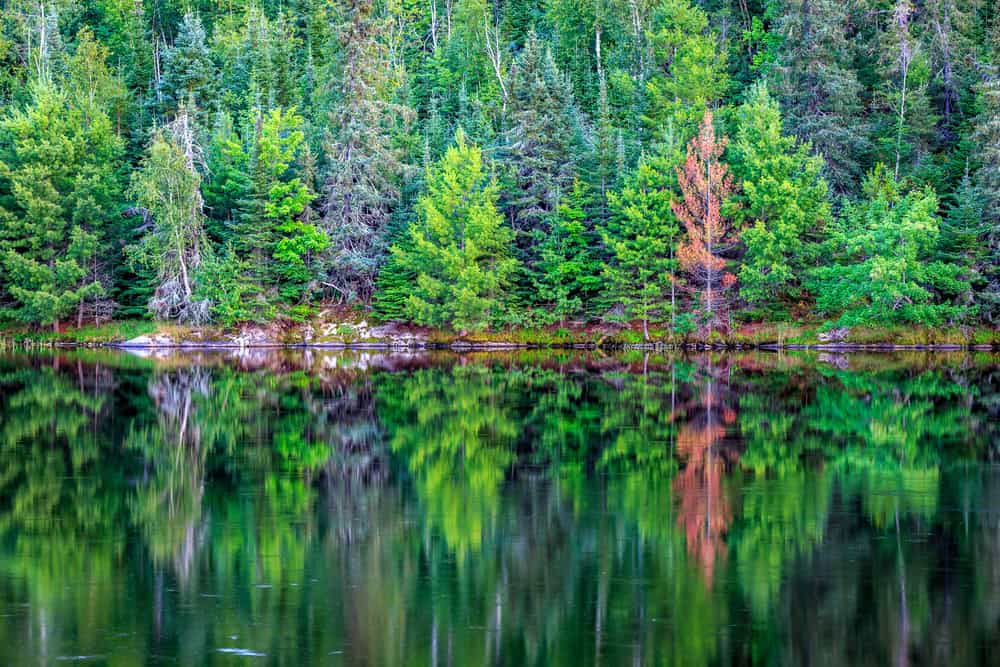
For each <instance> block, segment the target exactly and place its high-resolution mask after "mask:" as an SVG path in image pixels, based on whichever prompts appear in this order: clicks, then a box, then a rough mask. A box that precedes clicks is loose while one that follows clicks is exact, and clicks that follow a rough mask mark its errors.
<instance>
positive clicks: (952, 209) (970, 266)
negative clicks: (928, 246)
mask: <svg viewBox="0 0 1000 667" xmlns="http://www.w3.org/2000/svg"><path fill="white" fill-rule="evenodd" d="M952 200H953V201H952V202H951V205H950V206H949V208H948V214H947V216H946V217H945V218H944V220H942V221H941V225H940V235H939V236H938V248H937V253H936V256H935V258H936V259H938V260H940V261H942V262H946V263H948V264H950V265H953V266H956V267H959V268H960V269H961V279H962V280H963V281H967V282H968V283H969V285H970V287H971V288H972V289H971V290H970V291H969V292H967V293H965V294H960V295H958V296H959V302H960V303H963V304H968V305H971V304H976V303H977V301H978V299H977V295H976V292H979V291H980V290H981V289H982V288H983V287H984V280H983V274H984V272H988V271H989V267H988V266H987V262H988V261H989V245H988V244H987V238H988V233H989V223H988V222H987V221H986V220H985V219H984V218H983V196H982V193H981V192H980V191H979V188H977V187H976V185H975V183H973V181H972V178H971V177H970V176H969V175H968V174H966V175H965V178H963V179H962V183H961V184H960V185H959V187H958V190H957V191H956V192H955V194H954V195H953V197H952Z"/></svg>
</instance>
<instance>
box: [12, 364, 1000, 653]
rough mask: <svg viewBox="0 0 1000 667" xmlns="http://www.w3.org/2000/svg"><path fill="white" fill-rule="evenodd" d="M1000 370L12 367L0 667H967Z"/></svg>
mask: <svg viewBox="0 0 1000 667" xmlns="http://www.w3.org/2000/svg"><path fill="white" fill-rule="evenodd" d="M998 458H1000V355H996V354H989V353H966V352H961V353H926V354H916V353H913V354H883V355H865V354H849V355H831V354H817V353H808V352H802V353H794V354H777V353H745V354H711V355H709V354H701V355H678V356H667V355H650V354H643V353H633V354H620V355H616V354H603V353H599V352H580V351H577V352H570V351H544V352H542V351H537V352H516V353H513V352H512V353H489V354H487V353H471V354H467V355H458V354H451V353H414V354H389V353H377V352H369V353H360V352H355V353H351V352H323V351H301V350H300V351H251V352H246V353H243V354H239V353H236V352H186V353H180V352H177V353H163V354H161V355H152V356H148V357H141V356H136V355H131V354H127V353H124V352H112V351H79V352H65V353H53V354H39V355H30V356H29V355H17V354H7V355H5V356H0V615H2V622H0V664H3V665H48V664H64V662H78V663H80V664H88V665H91V664H92V665H242V664H259V665H300V664H302V665H341V664H344V665H420V666H436V665H459V666H465V665H483V664H491V665H492V664H502V665H570V666H572V667H580V666H582V665H622V664H628V665H672V664H677V665H732V664H739V665H749V664H762V665H779V664H780V665H847V664H850V665H887V664H890V663H891V664H894V665H907V664H911V665H927V664H947V665H974V664H987V663H993V662H994V661H995V660H996V659H997V658H996V656H997V655H1000V466H998V465H997V464H996V463H995V462H996V461H997V460H998Z"/></svg>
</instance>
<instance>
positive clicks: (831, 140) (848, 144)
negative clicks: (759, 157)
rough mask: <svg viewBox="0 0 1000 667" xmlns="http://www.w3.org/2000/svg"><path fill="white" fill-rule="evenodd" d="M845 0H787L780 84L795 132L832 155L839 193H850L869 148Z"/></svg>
mask: <svg viewBox="0 0 1000 667" xmlns="http://www.w3.org/2000/svg"><path fill="white" fill-rule="evenodd" d="M846 24H847V13H846V3H844V2H842V1H841V0H786V4H785V9H784V13H783V18H782V20H781V22H780V24H779V27H778V33H779V34H780V35H781V36H782V39H783V48H782V49H781V52H780V54H779V57H778V62H777V63H776V65H775V67H774V69H773V72H774V74H773V76H774V78H775V86H774V89H775V90H776V91H777V93H778V97H779V99H780V100H781V104H782V108H783V109H784V111H785V114H786V116H785V123H786V125H787V126H788V128H789V130H791V132H792V134H794V135H795V136H796V137H798V138H799V139H800V140H802V141H804V142H807V143H810V144H811V145H812V147H813V149H814V150H815V151H817V152H818V153H819V154H820V155H822V156H823V157H824V158H825V159H826V174H825V176H826V178H827V181H828V182H829V184H830V187H831V188H832V190H833V192H834V193H836V194H845V193H850V192H852V191H853V189H854V188H855V184H856V183H857V181H858V179H859V178H860V176H861V173H862V170H863V159H864V156H865V154H866V153H867V151H868V143H867V128H866V123H865V120H864V117H863V116H862V106H861V99H862V88H861V85H860V84H859V83H858V79H857V75H856V73H855V72H854V70H853V69H852V68H851V54H850V49H849V45H848V41H847V36H846Z"/></svg>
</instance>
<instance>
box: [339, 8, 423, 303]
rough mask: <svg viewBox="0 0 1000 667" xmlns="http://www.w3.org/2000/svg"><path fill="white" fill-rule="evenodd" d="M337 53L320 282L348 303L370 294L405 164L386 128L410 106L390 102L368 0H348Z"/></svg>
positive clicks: (379, 27)
mask: <svg viewBox="0 0 1000 667" xmlns="http://www.w3.org/2000/svg"><path fill="white" fill-rule="evenodd" d="M345 1H346V2H348V6H347V11H348V20H347V23H346V24H345V25H344V26H343V27H342V30H341V36H340V44H341V47H342V52H341V54H340V58H339V63H338V67H337V74H336V76H335V77H334V81H333V86H332V87H333V88H334V92H335V97H334V100H333V106H332V109H331V110H330V112H329V125H330V134H329V136H328V137H327V140H326V143H325V147H324V150H325V153H326V160H327V163H328V164H329V169H328V173H327V175H326V182H325V192H324V198H325V202H324V222H323V227H324V231H325V232H326V233H327V235H328V236H329V238H330V250H329V258H328V260H327V265H328V269H327V276H325V280H324V283H325V284H326V285H328V286H330V287H331V288H332V289H334V290H335V291H336V293H337V295H338V296H339V297H340V298H341V299H343V300H345V301H348V302H351V301H360V302H362V303H368V302H369V301H370V300H371V297H372V292H373V290H374V286H375V278H376V276H377V275H378V270H379V267H380V266H381V265H382V263H383V262H384V261H385V256H386V251H387V247H388V236H387V227H388V223H389V219H390V215H391V213H392V210H393V207H394V206H395V205H396V203H397V202H398V200H399V195H400V190H399V181H400V178H401V176H402V175H403V173H404V172H405V171H407V166H406V164H405V162H404V160H403V155H402V152H401V151H400V150H399V148H398V147H397V146H395V145H393V141H392V133H391V129H392V127H393V123H394V122H395V120H396V119H397V118H403V119H404V120H405V119H407V118H408V117H409V115H410V113H409V111H408V110H407V109H406V108H404V107H402V106H400V105H399V104H396V103H394V102H392V101H391V100H392V93H393V91H392V86H393V83H394V82H393V79H392V76H391V75H392V74H393V70H392V68H391V66H390V64H389V62H388V59H387V56H386V50H385V47H384V45H383V44H382V43H381V42H380V39H381V37H382V35H381V33H382V32H383V31H384V30H386V26H385V24H384V22H383V21H382V20H381V19H380V18H379V17H378V16H376V15H375V14H374V9H373V2H372V0H345Z"/></svg>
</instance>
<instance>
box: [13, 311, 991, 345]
mask: <svg viewBox="0 0 1000 667" xmlns="http://www.w3.org/2000/svg"><path fill="white" fill-rule="evenodd" d="M128 343H131V344H133V345H136V346H146V347H173V346H184V347H199V346H206V347H212V346H219V347H274V346H317V347H394V348H405V347H412V348H428V347H430V348H435V347H444V348H447V347H454V348H458V349H461V348H468V347H473V348H475V347H484V348H492V347H506V346H525V347H536V346H538V347H548V346H551V347H570V346H586V347H602V348H617V347H644V346H650V347H657V348H663V347H706V346H708V347H713V348H748V347H761V348H773V347H780V348H799V347H810V348H812V347H815V348H817V349H824V348H899V349H907V348H918V349H922V348H944V349H951V348H956V347H957V348H980V349H987V348H1000V328H987V327H982V326H980V327H938V328H930V327H916V326H895V327H882V328H872V327H855V328H851V329H836V330H827V328H826V327H824V325H823V324H822V323H787V322H780V323H750V324H744V325H742V326H740V327H738V328H734V329H732V330H730V331H728V332H719V331H713V332H711V334H708V335H698V334H690V335H686V336H677V335H674V334H672V333H671V332H670V331H669V330H666V329H656V328H651V329H650V340H649V341H646V340H644V337H643V333H642V328H641V325H639V324H638V323H635V324H633V325H631V326H627V325H613V324H582V323H570V324H567V325H564V326H551V327H543V328H511V329H503V330H498V331H488V332H480V333H467V332H457V331H448V330H443V329H428V328H424V327H415V326H410V325H406V324H401V323H395V322H390V323H377V324H376V323H369V322H368V321H367V320H365V319H363V318H356V319H344V318H337V319H323V318H318V319H316V320H312V321H309V322H303V323H299V322H291V321H287V320H285V321H280V320H279V321H274V322H271V323H268V324H247V325H244V326H242V327H239V328H235V329H229V330H223V329H219V328H215V327H185V326H178V325H171V324H164V323H161V322H152V321H149V320H122V321H113V322H109V323H107V324H102V325H101V326H92V325H91V326H83V327H66V328H64V329H61V330H60V331H58V332H55V331H53V330H52V329H32V328H27V327H24V326H16V325H7V326H0V346H2V347H5V348H31V347H49V346H52V347H62V346H106V345H124V344H128Z"/></svg>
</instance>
